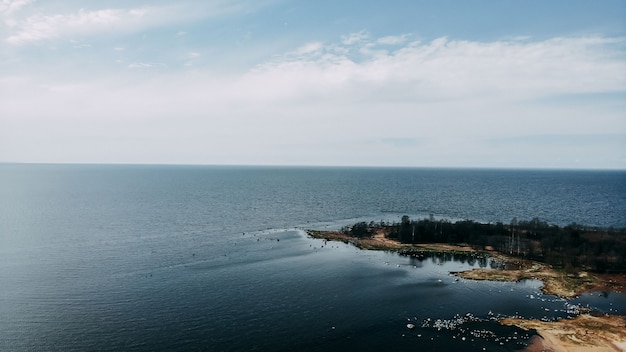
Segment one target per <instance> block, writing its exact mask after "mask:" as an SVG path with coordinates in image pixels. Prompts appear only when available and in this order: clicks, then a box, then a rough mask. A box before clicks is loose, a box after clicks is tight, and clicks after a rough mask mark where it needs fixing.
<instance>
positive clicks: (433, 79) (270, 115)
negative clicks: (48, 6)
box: [0, 35, 626, 168]
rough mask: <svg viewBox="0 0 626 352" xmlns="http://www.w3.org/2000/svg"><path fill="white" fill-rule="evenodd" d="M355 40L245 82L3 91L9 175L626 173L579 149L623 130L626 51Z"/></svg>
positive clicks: (262, 67) (560, 44)
mask: <svg viewBox="0 0 626 352" xmlns="http://www.w3.org/2000/svg"><path fill="white" fill-rule="evenodd" d="M350 37H354V38H356V36H352V35H348V36H346V37H343V38H339V39H338V40H337V42H334V43H333V42H324V43H323V42H317V41H314V42H303V43H300V45H294V47H293V50H291V51H289V52H285V53H284V54H282V55H277V56H274V57H273V58H272V59H271V60H270V61H268V62H263V63H260V64H258V65H256V66H254V67H253V68H251V69H249V70H246V71H244V72H241V71H233V70H229V71H228V70H220V67H210V66H205V67H204V68H202V67H200V66H195V67H194V69H193V70H190V71H174V70H171V67H170V66H169V65H168V66H164V65H163V64H160V63H157V60H159V58H154V61H150V60H146V61H140V60H137V61H131V60H129V61H127V62H133V63H132V64H130V65H129V66H128V68H129V69H127V70H121V73H111V75H109V76H107V77H89V78H88V79H85V80H81V79H80V78H74V79H72V78H71V77H69V78H68V77H63V79H62V80H57V79H56V78H54V77H53V76H49V77H46V76H41V75H33V76H32V77H30V78H24V77H18V76H15V77H3V78H0V88H2V91H3V92H5V93H4V94H3V96H2V97H0V141H2V143H3V147H2V148H0V160H42V159H41V158H42V157H39V159H38V156H41V155H47V157H49V158H52V159H54V155H62V156H63V158H65V159H63V160H61V161H81V160H85V161H89V160H91V161H102V160H105V161H109V162H120V161H123V162H189V163H233V162H234V163H254V164H258V163H273V164H303V163H304V164H306V163H308V164H332V165H429V166H442V165H448V166H449V165H456V166H460V165H466V166H498V165H500V166H503V165H505V166H506V165H508V166H511V165H513V166H515V165H517V166H535V167H537V166H551V165H552V166H568V165H569V166H572V165H574V164H573V160H576V159H578V160H582V162H583V164H584V165H592V166H604V167H607V166H608V167H622V168H623V167H626V164H624V161H623V159H624V153H623V152H621V151H620V150H619V149H618V148H616V147H615V146H616V145H623V142H619V141H621V140H623V139H621V138H620V137H615V140H616V142H614V143H605V144H602V145H599V144H598V143H595V141H596V140H591V142H593V143H591V142H590V143H587V144H584V145H579V144H576V143H572V141H576V140H578V139H580V138H582V137H581V136H585V135H589V134H592V135H595V136H606V135H609V134H611V133H612V134H615V133H617V134H619V135H622V136H623V135H624V131H626V124H625V122H624V118H623V111H624V109H625V108H626V106H624V105H625V104H624V103H623V96H624V94H625V92H626V60H625V59H624V52H623V46H624V43H625V42H626V39H624V38H606V37H601V36H595V37H570V38H552V39H547V40H540V41H537V40H535V41H533V40H530V39H527V40H523V41H520V40H501V41H491V42H477V41H467V40H454V39H449V38H445V37H442V38H437V39H435V40H431V41H428V42H420V41H417V40H416V39H415V38H414V37H412V36H407V37H406V38H405V39H404V42H402V43H401V44H394V45H397V46H398V47H393V48H390V47H389V46H390V45H391V44H389V43H391V42H394V43H396V42H397V41H392V40H390V39H384V40H382V41H381V39H382V38H374V37H371V36H359V38H360V39H358V40H356V39H355V40H352V39H350V40H346V39H347V38H348V39H349V38H350ZM362 48H367V49H368V50H370V51H367V50H360V49H362ZM193 53H194V52H193V51H191V52H190V51H188V49H186V51H185V52H183V55H181V57H182V58H183V59H184V60H189V59H193V57H192V56H193V55H192V54H193ZM207 56H208V55H207ZM203 57H204V56H203ZM198 61H203V60H198ZM207 61H208V60H207ZM155 68H157V69H155ZM68 82H71V83H68ZM606 92H616V93H615V95H611V96H613V98H610V97H609V98H606V99H605V100H603V101H602V102H601V103H598V101H597V100H595V99H594V98H593V97H594V96H596V95H602V93H606ZM563 96H566V97H567V96H576V97H580V96H587V97H589V98H588V99H584V100H583V99H576V101H577V104H571V103H568V102H567V99H565V101H566V102H565V103H561V102H560V101H562V100H563V99H562V97H563ZM551 97H561V98H560V99H558V100H556V101H554V102H553V101H551ZM620 99H621V100H620ZM546 101H550V103H546ZM32 126H37V127H38V128H37V129H34V128H33V127H32ZM616 131H617V132H616ZM528 136H545V137H543V139H542V138H541V137H536V139H532V138H528ZM553 136H561V137H559V138H560V139H558V140H560V141H561V142H559V143H556V144H549V143H548V144H542V145H541V146H537V143H534V141H536V140H553V139H554V138H553ZM568 136H570V137H568ZM494 138H497V139H498V140H499V141H506V140H511V141H520V142H518V143H502V142H500V143H494ZM63 140H72V141H76V143H77V144H76V145H77V146H78V145H82V146H83V147H80V148H79V147H68V146H67V145H64V144H63ZM242 141H245V142H242ZM527 141H529V142H528V143H527ZM620 143H621V144H620ZM520 145H523V148H521V147H520ZM35 146H37V147H35ZM595 146H597V148H596V147H595ZM38 148H41V149H38ZM542 148H543V149H542ZM122 150H132V154H127V153H123V152H121V151H122ZM111 151H119V152H118V153H117V154H115V155H113V154H107V153H112V152H111ZM599 155H602V158H597V157H598V156H599ZM115 158H118V159H115ZM581 158H582V159H581ZM594 158H596V159H597V160H601V161H594V160H595V159H594ZM112 159H115V160H112ZM557 159H559V160H561V161H559V162H562V164H558V165H556V164H551V163H552V162H554V161H555V160H557ZM46 160H48V159H46ZM568 160H569V161H568ZM481 163H482V164H481ZM516 163H517V164H516ZM568 163H569V164H568ZM585 163H586V164H585Z"/></svg>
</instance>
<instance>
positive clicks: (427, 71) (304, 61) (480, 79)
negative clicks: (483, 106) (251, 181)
mask: <svg viewBox="0 0 626 352" xmlns="http://www.w3.org/2000/svg"><path fill="white" fill-rule="evenodd" d="M360 40H361V48H362V50H360V54H364V55H368V56H366V57H365V58H363V57H358V58H352V57H351V56H350V53H349V52H346V53H344V54H335V53H334V52H333V51H334V50H335V49H334V48H333V47H332V46H328V47H327V48H320V47H319V45H315V46H314V47H312V48H314V49H315V50H309V51H307V50H299V51H298V53H299V54H302V55H299V56H295V57H293V56H287V57H285V58H284V60H277V61H275V62H272V63H270V64H265V65H262V66H259V68H258V69H257V70H255V71H253V72H252V73H251V74H249V75H247V76H246V77H245V79H246V82H247V83H246V84H250V85H252V86H256V85H257V84H262V82H272V83H271V85H272V88H271V89H264V90H263V94H262V96H264V97H266V98H270V97H271V96H274V97H275V98H277V99H281V98H284V97H283V94H285V95H286V97H295V96H299V97H301V98H302V99H306V98H307V97H310V96H311V95H313V96H318V98H319V95H320V94H321V95H322V96H323V97H325V98H329V99H334V98H336V97H343V96H344V95H343V94H349V95H350V96H351V97H352V98H353V99H354V98H355V97H360V99H364V100H372V99H373V100H383V101H384V100H386V99H389V100H398V99H400V100H406V101H416V100H419V101H424V100H449V99H470V98H496V97H497V98H498V99H507V100H518V101H519V100H524V99H533V98H537V97H542V96H547V95H557V94H570V93H592V92H606V91H615V90H624V89H626V74H625V73H624V72H626V61H624V60H623V56H624V55H623V54H621V53H620V51H619V49H616V46H619V45H622V44H623V43H624V40H623V39H605V38H600V37H590V38H555V39H551V40H546V41H540V42H518V41H510V42H508V41H503V42H500V41H497V42H490V43H489V42H487V43H483V42H470V41H455V40H448V39H447V38H438V39H435V40H433V41H431V42H429V43H422V44H415V43H411V44H410V45H406V46H405V47H403V48H400V49H398V50H396V51H393V52H390V53H387V52H386V51H380V50H375V49H376V48H377V47H376V46H375V45H374V43H375V42H377V41H376V40H372V41H367V42H366V41H365V39H360ZM350 43H354V42H353V41H350ZM320 52H323V54H320ZM307 53H309V54H310V55H309V56H306V55H305V54H307ZM338 83H340V84H338ZM257 97H258V96H257Z"/></svg>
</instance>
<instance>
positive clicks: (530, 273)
mask: <svg viewBox="0 0 626 352" xmlns="http://www.w3.org/2000/svg"><path fill="white" fill-rule="evenodd" d="M306 233H307V234H308V235H309V236H310V237H313V238H317V239H323V240H327V241H340V242H344V243H350V244H352V245H354V246H355V247H357V248H360V249H364V250H384V251H394V252H398V253H400V254H404V255H419V254H422V253H438V252H439V253H442V252H445V253H457V254H475V255H485V256H489V257H492V258H496V259H498V260H499V261H501V262H503V263H505V264H508V265H509V266H510V267H514V269H482V268H481V269H472V270H469V271H463V272H453V273H451V274H453V275H457V276H459V277H462V278H465V279H469V280H489V281H508V282H514V281H522V280H527V279H534V280H540V281H542V282H543V286H542V288H541V290H542V292H543V293H545V294H550V295H555V296H559V297H562V298H568V299H569V298H574V297H576V296H579V295H581V294H583V293H588V292H598V291H614V292H624V291H626V275H599V274H591V273H588V272H584V271H582V272H579V273H578V274H576V275H574V274H566V273H565V272H562V271H558V270H555V269H553V268H552V267H550V266H549V265H547V264H544V263H540V262H536V261H531V260H525V259H520V258H514V257H509V256H506V255H504V254H502V253H498V252H493V251H486V250H483V251H480V250H476V249H474V248H472V247H470V246H463V245H449V244H406V243H400V242H398V241H395V240H393V239H389V238H387V237H385V234H384V232H382V231H379V232H377V233H376V234H374V236H372V237H364V238H357V237H351V236H348V235H347V234H344V233H341V232H338V231H319V230H306ZM499 322H500V324H502V325H509V326H516V327H519V328H522V329H524V330H531V329H534V330H535V331H537V333H538V334H539V336H537V338H535V339H532V340H531V343H530V344H529V346H528V348H527V349H526V351H530V352H533V351H554V352H560V351H572V352H582V351H600V352H604V351H606V352H608V351H624V352H626V317H624V316H615V315H608V314H605V315H601V316H592V315H591V314H589V313H583V314H580V315H579V316H577V317H575V318H572V319H561V320H557V321H547V322H546V321H540V320H525V319H520V318H504V319H501V320H500V321H499Z"/></svg>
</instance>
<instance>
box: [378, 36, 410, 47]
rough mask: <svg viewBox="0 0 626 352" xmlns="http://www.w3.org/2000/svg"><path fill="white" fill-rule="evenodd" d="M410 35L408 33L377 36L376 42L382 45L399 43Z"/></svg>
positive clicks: (403, 41)
mask: <svg viewBox="0 0 626 352" xmlns="http://www.w3.org/2000/svg"><path fill="white" fill-rule="evenodd" d="M410 36H411V35H410V34H403V35H390V36H386V37H382V38H378V39H377V40H376V42H377V43H378V44H384V45H400V44H403V43H405V42H406V41H407V40H408V39H409V38H410Z"/></svg>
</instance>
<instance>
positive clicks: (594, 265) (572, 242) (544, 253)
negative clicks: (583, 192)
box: [342, 215, 626, 282]
mask: <svg viewBox="0 0 626 352" xmlns="http://www.w3.org/2000/svg"><path fill="white" fill-rule="evenodd" d="M342 232H343V233H344V234H345V235H347V236H350V237H356V238H359V239H363V238H370V237H372V236H373V235H374V234H376V233H380V232H383V233H384V234H385V236H386V237H387V238H389V239H394V240H396V241H398V242H400V243H404V244H430V243H447V244H461V243H462V244H467V245H470V246H471V247H473V248H474V249H479V250H485V249H486V250H492V251H497V252H499V253H502V254H505V255H507V256H512V257H519V258H523V259H530V260H535V261H539V262H543V263H546V264H549V265H551V266H553V267H555V268H559V269H562V270H563V271H565V272H566V273H569V274H574V273H577V272H579V271H580V270H589V271H593V272H596V273H624V272H626V229H625V228H618V229H616V228H599V227H590V226H584V225H579V224H575V223H574V224H570V225H567V226H564V227H560V226H557V225H552V224H548V223H547V222H545V221H542V220H540V219H538V218H534V219H532V220H530V221H518V220H517V219H513V220H512V221H511V223H509V224H503V223H501V222H497V223H486V224H485V223H479V222H476V221H472V220H462V221H457V222H451V221H448V220H441V219H440V220H436V219H434V217H432V216H431V217H430V218H428V219H421V220H411V219H410V218H409V217H408V216H407V215H405V216H403V217H402V219H401V221H400V222H399V223H384V222H380V223H374V222H370V223H369V224H368V223H365V222H359V223H357V224H354V225H352V226H349V227H345V228H343V229H342ZM571 281H572V282H577V280H571Z"/></svg>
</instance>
